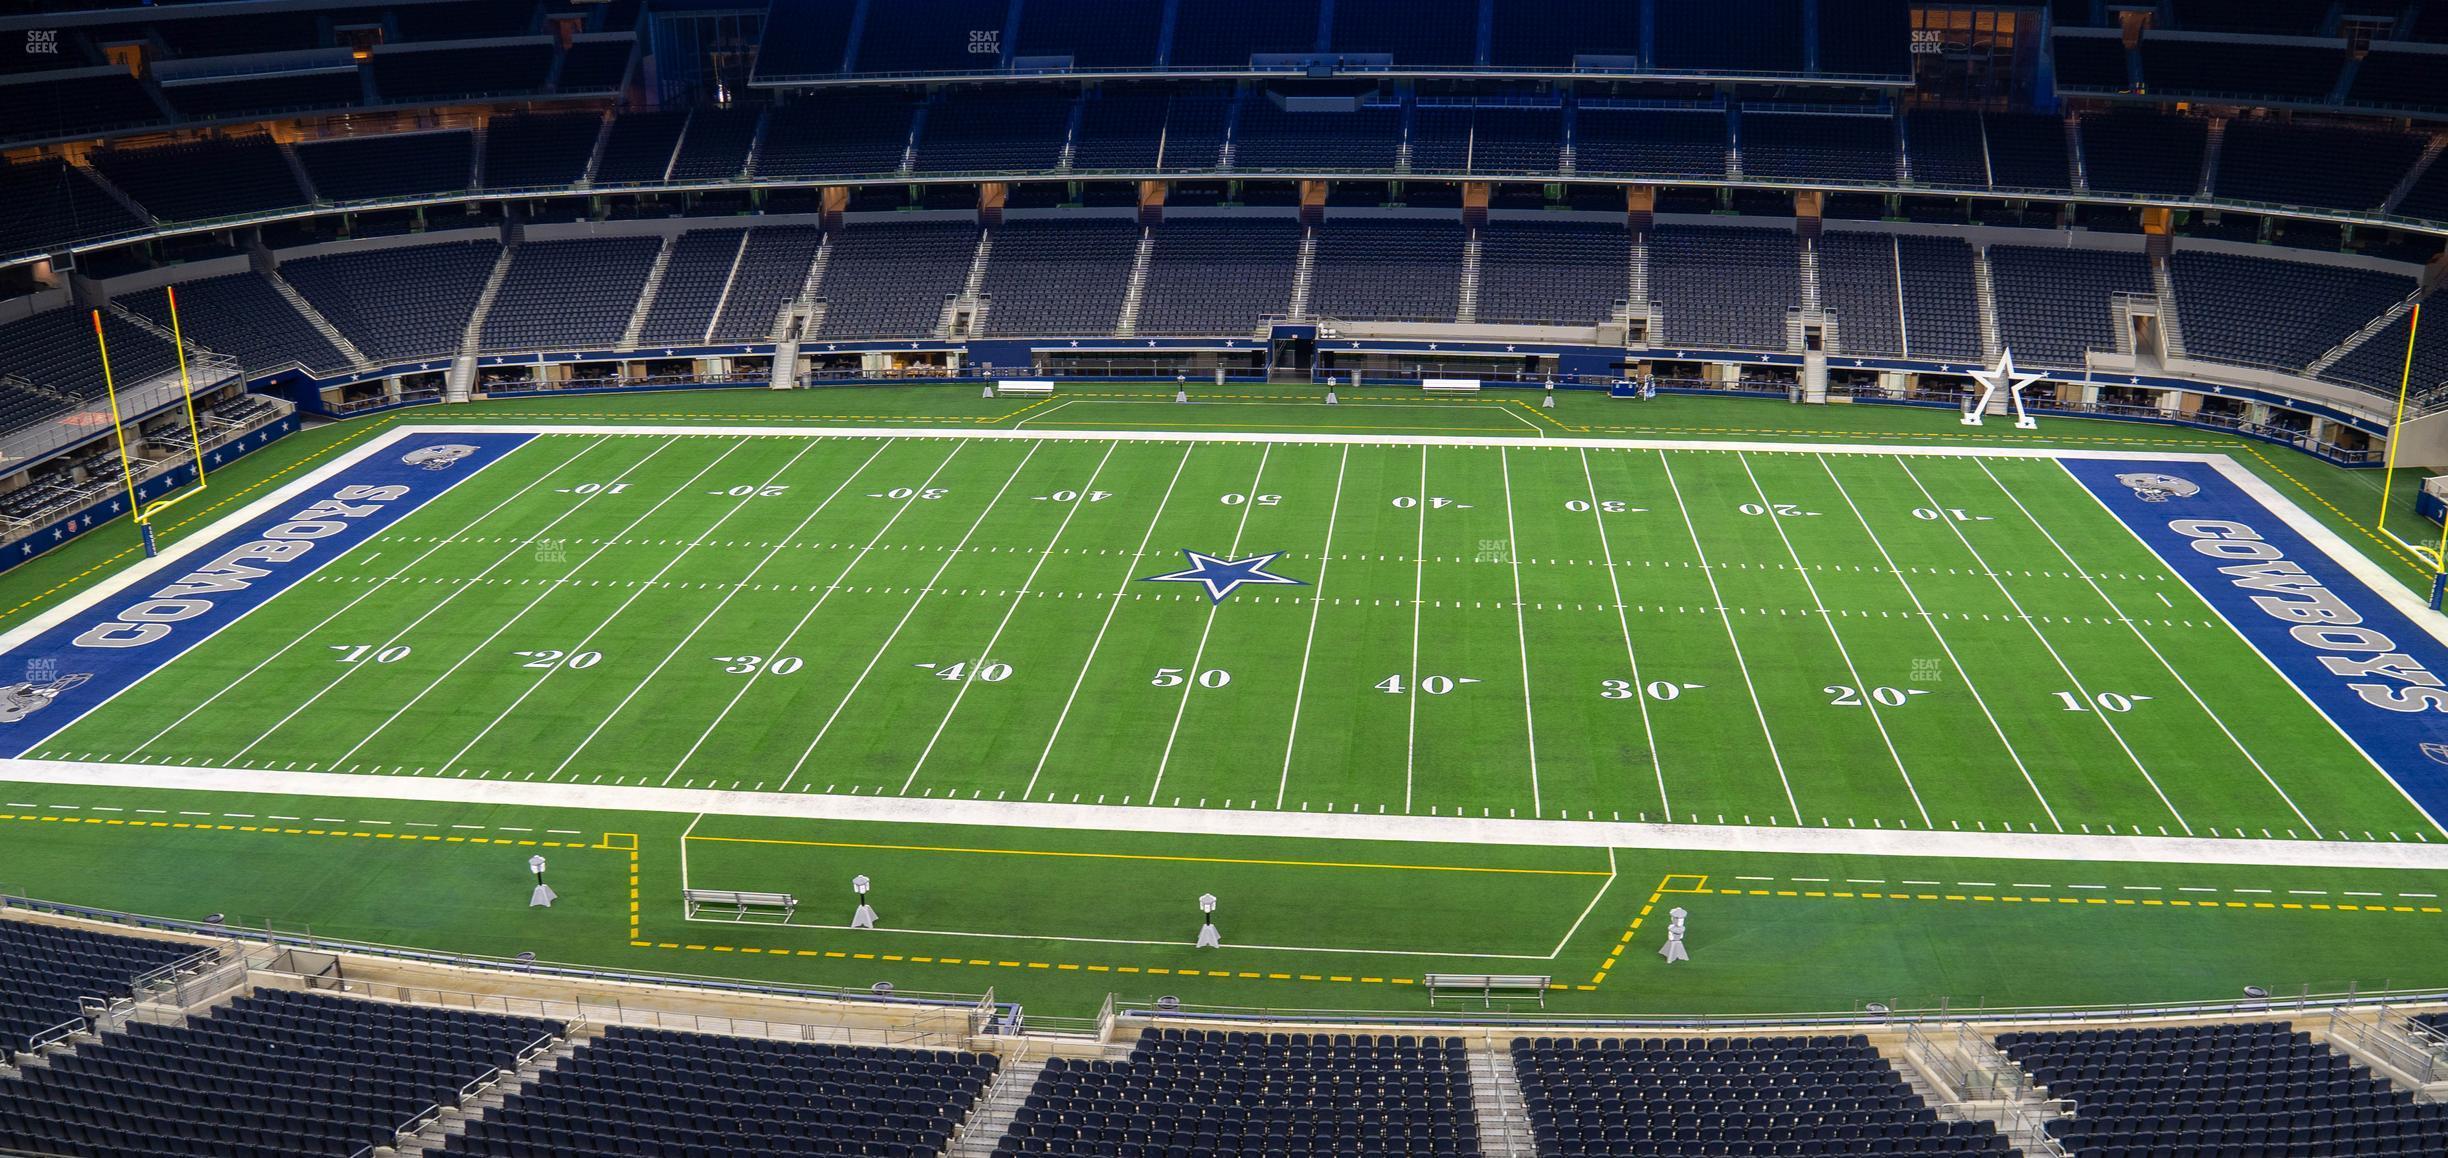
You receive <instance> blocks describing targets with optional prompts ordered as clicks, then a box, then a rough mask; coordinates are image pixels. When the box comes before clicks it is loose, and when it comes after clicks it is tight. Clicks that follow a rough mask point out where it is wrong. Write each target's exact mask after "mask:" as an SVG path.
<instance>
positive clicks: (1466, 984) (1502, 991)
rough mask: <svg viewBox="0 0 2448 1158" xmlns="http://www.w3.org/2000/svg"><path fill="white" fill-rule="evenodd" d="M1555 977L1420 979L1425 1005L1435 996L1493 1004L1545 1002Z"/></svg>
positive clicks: (1448, 975) (1485, 975)
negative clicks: (1500, 1002) (1425, 997)
mask: <svg viewBox="0 0 2448 1158" xmlns="http://www.w3.org/2000/svg"><path fill="white" fill-rule="evenodd" d="M1554 980H1555V978H1553V977H1550V976H1547V975H1545V974H1539V973H1431V974H1428V975H1427V976H1425V977H1422V978H1420V985H1421V986H1422V987H1424V988H1425V989H1427V990H1428V1004H1430V1005H1435V1004H1436V1003H1437V999H1438V998H1452V999H1454V1000H1457V1001H1476V1002H1478V1003H1480V1005H1481V1006H1483V1007H1493V1006H1494V1005H1495V1004H1496V1003H1497V1002H1499V1001H1535V1002H1538V1003H1539V1006H1540V1008H1545V1007H1546V1005H1547V986H1548V984H1549V983H1550V982H1553V981H1554Z"/></svg>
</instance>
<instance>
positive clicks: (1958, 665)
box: [1818, 454, 2065, 832]
mask: <svg viewBox="0 0 2448 1158" xmlns="http://www.w3.org/2000/svg"><path fill="white" fill-rule="evenodd" d="M1818 459H1819V469H1821V470H1823V471H1826V472H1827V476H1828V481H1829V482H1831V483H1834V484H1835V485H1836V494H1837V495H1838V496H1839V497H1841V498H1843V499H1844V501H1845V506H1846V508H1848V509H1850V510H1851V511H1852V512H1853V519H1854V521H1856V522H1858V523H1860V524H1861V529H1862V533H1863V534H1866V535H1868V536H1870V545H1871V546H1873V547H1876V548H1878V553H1879V558H1881V559H1883V560H1885V561H1886V563H1887V572H1888V574H1891V575H1893V576H1895V578H1896V582H1897V583H1898V584H1899V585H1901V586H1902V587H1903V588H1904V597H1905V598H1906V599H1910V600H1912V605H1913V610H1914V611H1915V612H1917V613H1919V614H1920V616H1921V622H1923V623H1925V624H1928V625H1929V629H1930V638H1931V639H1934V640H1936V641H1938V650H1940V651H1943V652H1945V653H1946V657H1947V663H1949V664H1951V665H1953V666H1954V668H1955V675H1956V677H1957V678H1959V679H1961V680H1963V683H1964V690H1965V691H1968V692H1970V693H1972V703H1973V704H1974V705H1975V706H1977V707H1979V708H1980V712H1981V716H1982V718H1984V719H1986V720H1988V721H1989V730H1990V731H1992V732H1995V733H1997V738H1998V743H2000V744H2003V745H2005V746H2006V758H2007V759H2009V760H2012V761H2014V766H2015V771H2017V772H2020V773H2022V774H2023V783H2025V784H2027V785H2030V786H2031V790H2032V796H2033V797H2034V798H2035V799H2037V800H2039V802H2040V811H2042V812H2045V813H2047V814H2048V818H2049V827H2051V828H2054V829H2056V830H2057V831H2059V832H2064V831H2065V823H2064V822H2063V821H2060V820H2058V819H2057V810H2056V809H2054V808H2051V807H2049V801H2048V794H2047V793H2045V792H2042V791H2040V782H2039V781H2037V780H2034V779H2032V774H2031V769H2030V768H2027V767H2025V766H2024V765H2023V753H2021V752H2018V751H2016V750H2015V746H2014V741H2012V740H2009V739H2007V738H2006V728H2005V726H2004V725H2001V724H1999V723H1998V718H1997V713H1995V712H1992V711H1990V710H1989V701H1988V700H1987V699H1985V698H1983V697H1982V696H1981V693H1980V685H1979V684H1976V683H1974V682H1972V673H1971V672H1968V671H1965V670H1964V665H1963V661H1962V660H1960V659H1957V658H1955V648H1954V647H1953V645H1951V644H1949V643H1947V639H1946V633H1945V632H1942V631H1940V630H1938V617H1937V616H1935V615H1931V614H1930V610H1929V608H1928V607H1927V606H1926V605H1924V604H1923V603H1922V602H1921V593H1920V592H1918V591H1915V590H1913V585H1912V580H1910V579H1907V578H1905V577H1904V568H1902V567H1899V566H1897V565H1896V561H1895V556H1893V555H1890V554H1888V553H1887V544H1886V543H1885V542H1884V541H1882V540H1881V539H1880V538H1879V537H1878V532H1877V531H1875V530H1872V529H1871V527H1870V517H1869V516H1868V515H1865V514H1863V513H1862V509H1861V505H1860V504H1858V503H1855V502H1854V501H1853V492H1852V491H1849V490H1846V489H1845V485H1844V480H1843V479H1841V478H1838V477H1837V476H1836V467H1835V465H1834V464H1833V463H1830V462H1829V461H1828V460H1827V456H1826V455H1824V454H1823V455H1819V456H1818ZM1925 493H1926V492H1925ZM1939 513H1940V514H1941V515H1942V516H1943V515H1944V514H1945V512H1944V511H1941V512H1939ZM1864 698H1865V699H1866V698H1868V694H1867V693H1864Z"/></svg>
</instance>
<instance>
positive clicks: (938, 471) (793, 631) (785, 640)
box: [661, 442, 968, 790]
mask: <svg viewBox="0 0 2448 1158" xmlns="http://www.w3.org/2000/svg"><path fill="white" fill-rule="evenodd" d="M885 445H886V446H887V447H890V446H891V445H893V444H892V443H889V442H888V443H886V444H885ZM967 446H968V444H967V443H965V442H955V443H953V444H952V449H951V451H950V452H948V453H946V454H945V455H944V456H943V458H942V460H941V461H938V462H937V463H936V464H935V466H934V469H932V470H929V471H928V472H927V475H926V478H925V479H924V480H922V481H921V482H920V483H919V484H918V485H917V486H914V487H910V488H908V490H909V494H907V495H905V496H903V497H902V499H901V500H900V502H901V505H900V506H897V507H895V508H893V512H892V516H891V517H890V518H887V519H886V520H884V525H883V526H882V527H879V528H877V529H876V533H875V535H874V537H872V538H870V539H868V540H867V542H866V543H865V544H863V545H861V546H860V547H859V549H858V552H857V553H856V554H854V555H852V556H850V561H849V562H847V563H844V564H842V569H841V571H840V572H839V573H838V574H836V575H834V576H833V581H832V582H831V583H828V584H826V585H825V588H824V590H823V591H822V592H819V593H818V594H817V596H816V600H815V602H813V603H810V604H808V607H807V610H805V611H803V612H800V613H799V618H798V620H797V621H795V622H793V623H792V624H791V626H790V630H788V631H785V632H783V633H782V638H781V639H779V640H778V641H776V642H775V643H774V645H773V647H772V648H770V649H768V650H767V651H766V653H765V654H766V655H768V656H779V655H784V654H788V653H789V652H790V650H791V644H792V642H793V641H795V640H797V639H798V638H799V633H800V632H801V631H803V630H805V629H806V628H807V625H808V622H809V621H810V620H812V619H814V618H816V613H817V612H819V611H822V610H824V606H825V604H826V603H827V602H829V601H830V600H831V599H832V598H833V595H834V593H835V592H837V591H840V590H841V589H842V587H843V585H844V584H845V583H847V582H848V581H849V579H850V573H851V572H852V571H854V570H856V569H857V568H858V565H859V564H860V563H862V562H865V561H866V559H867V557H868V555H870V554H871V553H873V552H874V551H875V549H876V548H877V547H878V546H880V545H882V544H883V542H884V537H885V536H886V535H889V534H891V533H892V529H893V527H894V525H896V524H898V523H899V522H900V521H901V516H903V515H905V514H908V513H909V511H910V508H911V507H913V506H914V505H916V504H917V503H918V502H919V501H921V500H920V498H919V496H921V495H924V494H926V493H927V490H928V488H930V487H932V486H934V485H935V480H936V479H937V478H940V477H942V475H943V472H944V468H945V467H948V466H951V465H952V460H953V459H955V458H958V457H959V456H960V452H961V451H962V450H964V449H966V448H967ZM771 670H772V669H771V668H770V667H760V668H758V669H757V670H756V671H753V672H750V673H749V674H748V678H747V679H746V680H744V681H742V682H741V683H740V689H739V691H737V692H734V693H733V694H732V696H731V699H730V701H729V702H728V703H725V704H724V705H723V706H722V710H721V711H719V712H716V713H715V714H714V719H713V721H712V722H711V723H708V724H707V725H706V726H705V730H704V731H702V732H699V733H698V734H697V739H696V740H694V741H692V742H691V743H690V744H689V747H688V751H686V752H683V753H681V754H680V760H679V762H678V763H675V764H673V765H672V768H671V771H669V772H666V773H664V774H663V779H662V781H661V783H662V784H663V785H666V786H668V785H669V784H670V783H671V782H672V780H673V778H675V777H677V776H679V775H680V771H681V769H684V768H686V767H688V765H689V761H691V760H694V759H696V758H697V753H698V752H699V751H700V750H701V749H703V748H704V747H705V745H706V741H707V740H708V739H710V738H711V737H712V736H713V735H714V733H715V732H717V731H719V730H721V728H722V726H723V722H724V721H726V720H728V719H730V718H731V712H732V710H733V709H735V708H737V707H739V705H740V701H741V700H743V699H746V698H747V697H748V693H749V692H751V691H754V690H755V689H756V686H757V681H758V680H760V679H762V678H764V676H765V675H766V674H767V673H768V672H769V671H771ZM789 787H790V780H789V778H788V777H785V778H784V779H783V781H782V784H781V788H782V789H783V790H787V789H789Z"/></svg>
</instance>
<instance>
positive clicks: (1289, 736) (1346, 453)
mask: <svg viewBox="0 0 2448 1158" xmlns="http://www.w3.org/2000/svg"><path fill="white" fill-rule="evenodd" d="M1350 466H1351V448H1350V447H1348V446H1347V447H1344V448H1343V455H1342V457H1341V459H1339V460H1338V461H1337V462H1336V463H1335V485H1334V501H1333V503H1332V504H1330V505H1329V506H1328V507H1327V508H1326V545H1325V546H1323V547H1321V548H1319V549H1318V574H1317V583H1316V584H1315V585H1313V586H1312V587H1310V588H1309V635H1308V638H1307V639H1304V640H1303V641H1302V642H1301V666H1300V678H1299V679H1297V680H1295V681H1293V684H1292V727H1291V730H1290V731H1288V732H1286V733H1285V734H1284V758H1283V775H1281V776H1280V777H1277V778H1276V781H1275V807H1277V808H1281V807H1283V806H1284V794H1285V793H1287V792H1289V791H1290V790H1291V788H1292V746H1293V745H1294V744H1296V743H1299V742H1300V714H1301V703H1302V702H1303V701H1304V700H1305V699H1306V698H1307V696H1308V692H1309V657H1310V656H1311V655H1312V654H1314V652H1315V651H1316V648H1317V625H1318V612H1320V611H1322V610H1324V609H1325V606H1326V569H1327V568H1328V567H1329V566H1332V565H1333V563H1334V533H1335V517H1336V516H1338V515H1340V514H1342V513H1343V472H1344V471H1345V469H1346V468H1348V467H1350Z"/></svg>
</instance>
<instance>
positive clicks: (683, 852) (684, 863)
mask: <svg viewBox="0 0 2448 1158" xmlns="http://www.w3.org/2000/svg"><path fill="white" fill-rule="evenodd" d="M705 818H706V814H705V813H702V812H700V813H698V814H697V815H695V816H692V817H689V822H688V827H687V828H683V829H681V830H680V892H681V894H682V896H684V897H685V896H686V895H687V893H688V891H689V856H688V841H689V834H690V833H692V832H695V831H697V822H698V821H700V820H704V819H705ZM682 907H683V909H684V910H685V908H686V905H685V904H684V905H683V906H682Z"/></svg>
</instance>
